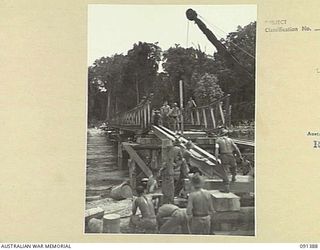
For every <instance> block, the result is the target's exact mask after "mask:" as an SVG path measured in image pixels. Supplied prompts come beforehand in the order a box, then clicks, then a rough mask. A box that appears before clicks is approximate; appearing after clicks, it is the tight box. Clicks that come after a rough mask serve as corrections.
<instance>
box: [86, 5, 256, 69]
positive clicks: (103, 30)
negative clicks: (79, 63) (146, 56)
mask: <svg viewBox="0 0 320 250" xmlns="http://www.w3.org/2000/svg"><path fill="white" fill-rule="evenodd" d="M188 8H193V9H194V10H195V11H197V12H198V14H199V15H200V16H201V17H202V18H203V20H204V22H205V23H206V24H207V26H208V28H210V29H211V30H212V31H213V32H214V33H215V35H216V36H217V37H218V38H225V37H226V36H227V34H228V33H230V32H233V31H236V30H237V26H238V25H240V26H245V25H247V24H249V23H250V22H252V21H255V20H256V6H255V5H106V4H90V5H89V7H88V62H87V63H88V66H89V65H92V64H93V62H94V61H95V60H96V59H98V58H100V57H102V56H112V55H114V54H121V53H123V54H126V53H127V51H128V49H130V48H132V45H133V44H134V43H137V42H139V41H143V42H150V43H154V42H159V44H158V45H159V46H160V47H161V48H162V49H163V50H166V49H168V48H170V47H172V46H174V45H175V44H180V46H181V47H186V46H187V40H188V47H194V48H197V47H198V45H200V47H201V50H202V51H205V52H206V53H207V54H211V55H213V53H214V52H215V48H214V47H213V45H212V44H211V43H210V42H209V41H208V40H207V39H206V37H205V36H204V35H203V34H202V32H201V31H200V30H199V29H198V27H196V25H195V24H194V23H193V22H190V21H187V18H186V16H185V11H186V10H187V9H188ZM188 22H189V35H188V39H187V25H188Z"/></svg>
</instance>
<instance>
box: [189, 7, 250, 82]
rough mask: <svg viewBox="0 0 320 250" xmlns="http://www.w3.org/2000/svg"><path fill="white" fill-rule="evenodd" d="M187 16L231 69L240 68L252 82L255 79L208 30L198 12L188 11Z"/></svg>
mask: <svg viewBox="0 0 320 250" xmlns="http://www.w3.org/2000/svg"><path fill="white" fill-rule="evenodd" d="M186 16H187V18H188V19H189V20H190V21H194V22H195V23H196V24H197V26H198V27H199V29H200V30H201V31H202V32H203V33H204V34H205V36H206V37H207V38H208V40H209V41H210V42H211V43H212V44H213V46H214V47H216V49H217V51H218V52H219V53H221V54H222V55H223V56H224V58H225V59H226V61H227V63H228V64H229V65H230V66H231V67H236V68H238V69H239V70H240V71H241V72H243V73H245V74H246V76H248V77H249V78H250V79H251V80H252V79H253V77H252V75H251V74H250V72H249V71H248V70H247V69H246V68H244V67H243V66H242V65H241V63H240V62H239V60H238V59H237V58H236V57H234V56H233V55H232V54H231V53H230V52H229V51H228V50H227V48H226V47H225V46H224V45H223V44H222V43H221V42H220V41H219V40H218V38H217V37H216V36H215V35H214V34H213V32H212V31H211V30H209V29H208V28H207V26H206V25H205V24H204V22H202V21H201V20H200V19H199V18H198V14H197V12H195V11H194V10H193V9H188V10H187V11H186Z"/></svg>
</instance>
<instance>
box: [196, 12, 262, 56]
mask: <svg viewBox="0 0 320 250" xmlns="http://www.w3.org/2000/svg"><path fill="white" fill-rule="evenodd" d="M198 16H199V17H200V18H201V19H202V20H203V21H205V23H207V24H208V25H209V26H211V28H213V27H215V28H216V29H218V30H220V31H221V32H223V33H224V34H225V35H228V33H227V32H225V31H224V30H223V29H220V28H219V27H218V26H216V25H214V24H212V23H210V22H209V21H208V20H207V19H206V18H204V17H202V16H200V15H199V14H198ZM218 36H219V35H218ZM219 37H220V39H221V38H223V37H221V36H219ZM230 43H231V44H233V45H234V46H236V47H237V48H238V49H240V50H241V51H242V52H243V53H245V54H247V55H248V56H250V57H251V58H253V59H256V58H255V56H254V55H252V54H251V53H249V52H248V51H246V50H244V49H243V48H241V47H239V46H238V45H237V44H235V43H234V42H232V41H230Z"/></svg>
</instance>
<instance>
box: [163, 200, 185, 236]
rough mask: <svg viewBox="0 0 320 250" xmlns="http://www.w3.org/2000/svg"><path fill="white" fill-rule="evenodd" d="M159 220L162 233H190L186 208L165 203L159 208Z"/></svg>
mask: <svg viewBox="0 0 320 250" xmlns="http://www.w3.org/2000/svg"><path fill="white" fill-rule="evenodd" d="M157 221H158V225H159V230H160V231H159V233H160V234H179V233H181V234H189V233H190V232H189V227H188V220H187V213H186V209H185V208H179V207H177V206H175V205H173V204H164V205H162V206H161V207H160V208H159V210H158V215H157Z"/></svg>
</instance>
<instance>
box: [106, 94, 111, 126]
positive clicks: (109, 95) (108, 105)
mask: <svg viewBox="0 0 320 250" xmlns="http://www.w3.org/2000/svg"><path fill="white" fill-rule="evenodd" d="M110 99H111V91H110V90H108V102H107V118H106V120H107V121H109V120H110V103H111V100H110Z"/></svg>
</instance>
